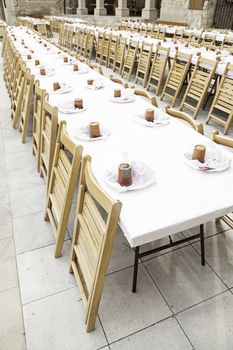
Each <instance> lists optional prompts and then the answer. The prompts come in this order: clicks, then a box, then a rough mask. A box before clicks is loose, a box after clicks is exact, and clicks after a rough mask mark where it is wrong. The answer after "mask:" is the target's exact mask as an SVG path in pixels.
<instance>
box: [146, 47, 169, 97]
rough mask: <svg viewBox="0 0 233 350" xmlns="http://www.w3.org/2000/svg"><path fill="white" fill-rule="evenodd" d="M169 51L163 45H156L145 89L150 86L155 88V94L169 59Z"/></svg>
mask: <svg viewBox="0 0 233 350" xmlns="http://www.w3.org/2000/svg"><path fill="white" fill-rule="evenodd" d="M169 52H170V49H169V48H166V47H163V46H157V48H156V52H155V55H154V59H153V62H152V67H151V70H150V75H149V79H148V84H147V90H149V88H150V87H153V88H155V94H156V95H158V94H159V92H160V88H161V84H162V82H163V78H164V73H165V69H166V66H167V62H168V59H169Z"/></svg>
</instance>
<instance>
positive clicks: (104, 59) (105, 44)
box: [101, 33, 111, 66]
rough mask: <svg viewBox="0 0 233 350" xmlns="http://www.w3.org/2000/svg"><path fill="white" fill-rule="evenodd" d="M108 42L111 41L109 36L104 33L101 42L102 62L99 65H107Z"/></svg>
mask: <svg viewBox="0 0 233 350" xmlns="http://www.w3.org/2000/svg"><path fill="white" fill-rule="evenodd" d="M110 41H111V34H108V33H105V35H104V41H103V50H102V60H101V64H104V65H105V66H107V65H108V57H109V44H110Z"/></svg>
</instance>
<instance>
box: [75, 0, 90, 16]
mask: <svg viewBox="0 0 233 350" xmlns="http://www.w3.org/2000/svg"><path fill="white" fill-rule="evenodd" d="M76 13H77V15H79V16H81V15H87V7H86V0H78V8H77V10H76Z"/></svg>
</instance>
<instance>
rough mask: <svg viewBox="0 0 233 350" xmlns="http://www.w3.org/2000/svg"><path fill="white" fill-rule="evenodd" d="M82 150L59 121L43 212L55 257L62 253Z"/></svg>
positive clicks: (63, 122)
mask: <svg viewBox="0 0 233 350" xmlns="http://www.w3.org/2000/svg"><path fill="white" fill-rule="evenodd" d="M82 151H83V148H82V146H80V145H76V144H75V143H74V142H73V141H72V140H71V139H70V137H69V136H68V134H67V132H66V122H65V121H64V120H63V121H61V122H60V125H59V130H58V136H57V142H56V149H55V153H54V159H53V165H52V169H51V177H50V181H49V189H48V197H47V204H46V210H45V220H49V221H50V223H51V226H52V229H53V232H54V235H55V238H56V245H55V257H56V258H57V257H59V256H61V253H62V247H63V243H64V239H65V233H66V229H67V225H68V219H69V214H70V208H71V204H72V198H73V194H74V191H75V186H76V184H77V178H78V174H79V170H80V165H81V160H82Z"/></svg>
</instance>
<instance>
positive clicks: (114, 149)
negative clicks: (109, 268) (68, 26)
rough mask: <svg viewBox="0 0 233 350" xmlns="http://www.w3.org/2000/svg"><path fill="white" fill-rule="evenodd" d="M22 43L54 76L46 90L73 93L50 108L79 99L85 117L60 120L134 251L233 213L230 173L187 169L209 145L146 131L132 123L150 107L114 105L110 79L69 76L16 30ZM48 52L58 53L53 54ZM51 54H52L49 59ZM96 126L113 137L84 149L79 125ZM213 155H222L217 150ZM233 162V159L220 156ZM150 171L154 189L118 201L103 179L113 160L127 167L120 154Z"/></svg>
mask: <svg viewBox="0 0 233 350" xmlns="http://www.w3.org/2000/svg"><path fill="white" fill-rule="evenodd" d="M12 32H13V33H15V34H16V35H17V38H18V39H20V38H21V37H22V38H24V40H25V43H26V44H27V45H28V46H31V47H33V50H34V51H35V58H39V59H40V60H41V62H46V64H47V65H48V66H50V67H52V68H54V69H55V72H56V74H55V76H54V77H47V78H46V77H45V78H43V77H40V76H37V79H38V78H39V79H40V84H41V86H42V87H43V88H46V89H47V90H50V89H51V88H52V83H53V81H59V82H64V83H66V84H68V85H70V86H72V87H73V91H72V92H70V93H68V94H64V95H55V94H50V96H49V99H50V103H51V104H52V105H58V103H60V102H62V101H66V100H69V99H70V100H73V99H74V98H75V97H81V98H82V99H83V101H84V105H87V110H86V111H84V112H82V113H77V114H74V115H67V114H62V113H59V120H62V119H65V120H66V121H67V130H68V132H69V134H70V136H71V138H72V139H73V140H74V141H75V142H76V143H77V144H82V145H83V147H84V154H90V155H91V156H92V167H93V172H94V175H95V177H96V179H97V181H98V182H99V183H100V185H101V186H102V187H103V188H104V190H106V192H108V193H109V194H110V195H111V196H112V197H113V198H116V199H119V200H121V201H122V203H123V206H122V212H121V216H120V226H121V227H122V229H123V232H124V234H125V236H126V238H127V240H128V241H129V244H130V245H131V246H132V247H134V246H137V245H142V244H144V243H147V242H150V241H153V240H156V239H159V238H161V237H165V236H168V235H170V234H173V233H177V232H180V231H182V230H185V229H188V228H191V227H193V226H196V225H199V224H201V223H205V222H207V221H209V220H211V219H214V218H216V217H218V216H221V215H223V214H226V213H228V212H230V211H233V186H232V179H233V167H232V166H231V167H230V168H229V169H228V170H226V171H224V172H221V173H205V172H199V171H196V170H194V169H192V168H190V167H188V166H187V164H186V163H185V162H184V153H185V152H187V150H189V149H190V148H192V147H193V146H194V145H195V144H199V143H200V144H209V143H211V144H212V142H211V141H210V140H209V139H207V138H206V137H204V136H202V135H200V134H198V133H197V132H195V131H194V130H193V129H192V128H191V127H189V126H187V125H185V124H183V123H182V122H181V121H179V120H176V119H172V118H171V119H170V123H169V124H168V125H165V126H160V127H156V128H149V127H145V126H142V125H139V124H138V123H136V122H135V115H136V114H137V113H139V112H141V113H144V111H145V109H146V108H149V107H151V105H149V104H148V103H147V102H146V101H144V100H143V99H142V98H140V97H137V98H136V99H135V101H134V102H132V103H125V104H117V103H113V102H111V101H109V96H110V95H111V94H112V91H113V89H114V87H115V86H116V85H115V84H114V83H113V82H111V81H110V80H109V79H107V78H105V77H102V76H100V75H99V74H98V73H97V72H94V71H92V70H89V72H88V73H87V74H80V75H79V74H75V73H72V70H71V67H70V66H65V65H64V64H62V60H59V59H54V57H53V56H52V55H49V54H48V51H47V48H45V47H44V46H43V45H39V43H38V41H37V42H36V40H35V39H32V36H29V35H28V34H26V30H25V29H19V28H13V30H12ZM50 47H51V50H54V51H56V50H57V49H55V48H54V47H52V46H50ZM51 50H50V51H51ZM92 77H93V78H96V79H102V80H103V81H104V87H103V88H102V89H100V90H97V91H92V90H88V89H87V88H86V81H87V79H88V78H89V79H90V78H92ZM92 121H99V122H100V123H101V124H103V125H105V126H106V127H108V128H109V129H110V130H111V135H110V136H109V137H108V138H107V139H106V140H102V141H93V142H84V141H80V140H78V139H76V138H75V137H74V136H73V132H74V130H75V129H76V128H77V127H78V126H79V125H81V124H84V123H90V122H92ZM216 147H220V146H217V145H216ZM222 150H223V152H225V153H226V155H227V156H228V157H229V158H230V159H231V161H232V162H233V154H232V153H230V152H228V151H226V150H225V149H222ZM124 152H127V153H129V155H130V157H131V158H133V159H135V160H138V161H141V162H144V163H146V164H147V165H148V166H150V167H151V168H152V169H154V170H155V172H156V178H157V181H156V183H155V184H154V185H152V186H150V187H148V188H145V189H141V190H137V191H131V192H125V193H118V192H116V191H115V190H113V189H112V188H111V187H109V186H108V185H107V184H106V182H105V172H106V170H107V169H108V167H109V164H110V163H111V162H112V161H113V160H117V162H118V161H119V162H121V161H122V154H123V153H124Z"/></svg>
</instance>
